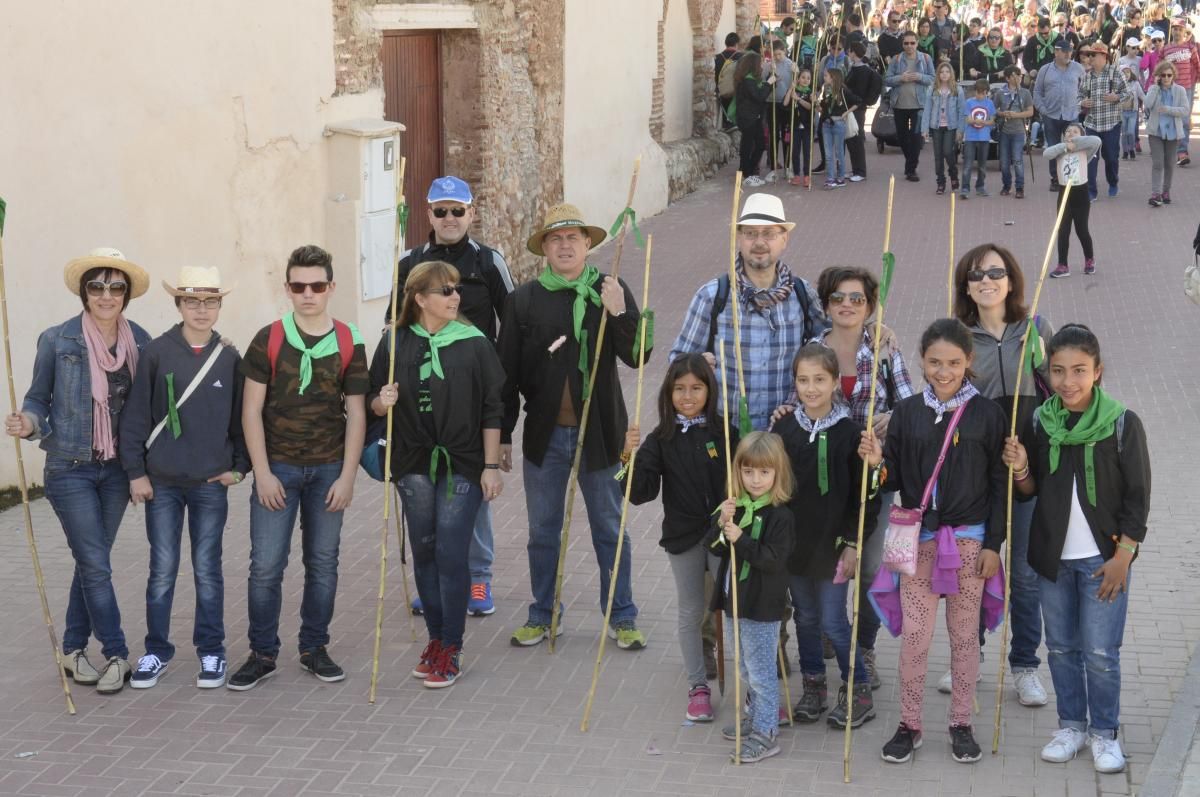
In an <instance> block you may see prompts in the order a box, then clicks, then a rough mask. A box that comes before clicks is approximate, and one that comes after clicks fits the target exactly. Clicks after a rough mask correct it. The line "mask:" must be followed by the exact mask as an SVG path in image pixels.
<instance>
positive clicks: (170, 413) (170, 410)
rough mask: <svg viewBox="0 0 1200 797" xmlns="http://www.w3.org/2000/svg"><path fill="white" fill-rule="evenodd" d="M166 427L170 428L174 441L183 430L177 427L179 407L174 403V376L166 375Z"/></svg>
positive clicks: (172, 374) (171, 374)
mask: <svg viewBox="0 0 1200 797" xmlns="http://www.w3.org/2000/svg"><path fill="white" fill-rule="evenodd" d="M166 379H167V425H168V426H170V427H171V434H172V435H173V436H174V437H175V439H176V440H178V439H179V435H181V434H183V429H182V428H180V426H179V407H178V406H177V405H176V403H175V374H174V373H169V374H167V377H166Z"/></svg>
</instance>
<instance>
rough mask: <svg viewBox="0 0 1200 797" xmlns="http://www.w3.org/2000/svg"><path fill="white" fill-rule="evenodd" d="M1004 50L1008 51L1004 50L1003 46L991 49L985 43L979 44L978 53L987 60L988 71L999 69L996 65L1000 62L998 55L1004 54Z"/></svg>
mask: <svg viewBox="0 0 1200 797" xmlns="http://www.w3.org/2000/svg"><path fill="white" fill-rule="evenodd" d="M1006 52H1008V51H1007V50H1005V49H1004V47H997V48H995V49H992V48H991V47H988V46H987V45H986V44H981V45H979V53H980V54H981V55H982V56H983V57H984V58H986V59H987V61H988V71H989V72H997V71H999V69H998V65H999V62H1000V56H1002V55H1004V54H1005V53H1006Z"/></svg>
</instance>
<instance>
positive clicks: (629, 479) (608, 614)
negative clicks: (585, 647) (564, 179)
mask: <svg viewBox="0 0 1200 797" xmlns="http://www.w3.org/2000/svg"><path fill="white" fill-rule="evenodd" d="M653 246H654V236H653V235H647V236H646V269H645V273H644V274H643V275H642V312H645V311H646V307H647V304H648V303H649V301H650V252H651V250H652V249H653ZM649 325H650V324H649V322H648V321H647V320H645V319H643V320H642V322H641V324H640V325H639V328H638V349H637V352H638V376H637V393H636V398H635V399H634V402H633V407H634V409H633V423H634V425H635V426H638V427H639V428H640V424H641V418H642V386H643V384H644V382H645V376H646V329H647V327H649ZM636 464H637V449H636V448H635V449H634V450H633V451H632V452H630V454H629V463H628V464H627V465H626V476H625V497H624V498H623V499H622V501H621V522H620V524H619V526H618V527H617V550H616V554H615V555H614V558H613V569H612V575H611V576H610V577H609V580H608V601H607V603H606V605H605V607H604V625H602V626H601V627H600V644H599V646H598V647H597V649H596V664H595V666H593V667H592V686H591V688H590V689H588V695H587V702H586V703H585V704H584V707H583V720H582V721H581V722H580V723H579V730H581V731H584V732H586V731H587V729H588V720H589V719H590V718H591V715H592V701H593V700H594V699H595V698H596V682H597V681H598V680H599V679H600V662H601V661H602V660H603V659H604V645H605V643H606V642H607V641H608V624H609V623H610V622H611V621H612V610H613V600H614V599H615V598H616V594H617V573H618V571H620V569H621V550H622V547H623V546H624V543H625V523H626V521H627V520H628V519H629V496H630V492H631V491H632V490H633V468H634V466H635V465H636Z"/></svg>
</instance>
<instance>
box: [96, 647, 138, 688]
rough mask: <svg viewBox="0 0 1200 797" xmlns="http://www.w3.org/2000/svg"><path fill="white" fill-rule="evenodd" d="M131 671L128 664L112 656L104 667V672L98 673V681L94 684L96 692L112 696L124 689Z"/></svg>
mask: <svg viewBox="0 0 1200 797" xmlns="http://www.w3.org/2000/svg"><path fill="white" fill-rule="evenodd" d="M131 673H132V671H131V670H130V669H129V662H127V661H126V660H125V659H122V658H121V657H119V656H113V657H112V658H111V659H109V660H108V664H106V665H104V672H102V673H100V680H99V681H97V682H96V691H97V692H99V693H100V694H102V695H113V694H116V693H117V692H120V691H121V690H122V689H124V688H125V682H126V681H128V680H129V676H130V674H131Z"/></svg>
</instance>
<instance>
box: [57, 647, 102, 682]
mask: <svg viewBox="0 0 1200 797" xmlns="http://www.w3.org/2000/svg"><path fill="white" fill-rule="evenodd" d="M62 667H63V672H65V673H66V674H67V675H69V676H71V679H72V680H74V681H75V683H77V684H81V685H83V686H95V684H96V682H97V681H99V680H100V671H99V670H97V669H96V668H95V667H93V666H92V663H91V662H90V661H88V657H87V650H86V649H85V648H80V649H79V650H72V651H71V652H70V653H67V654H66V655H64V656H63V657H62Z"/></svg>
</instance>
